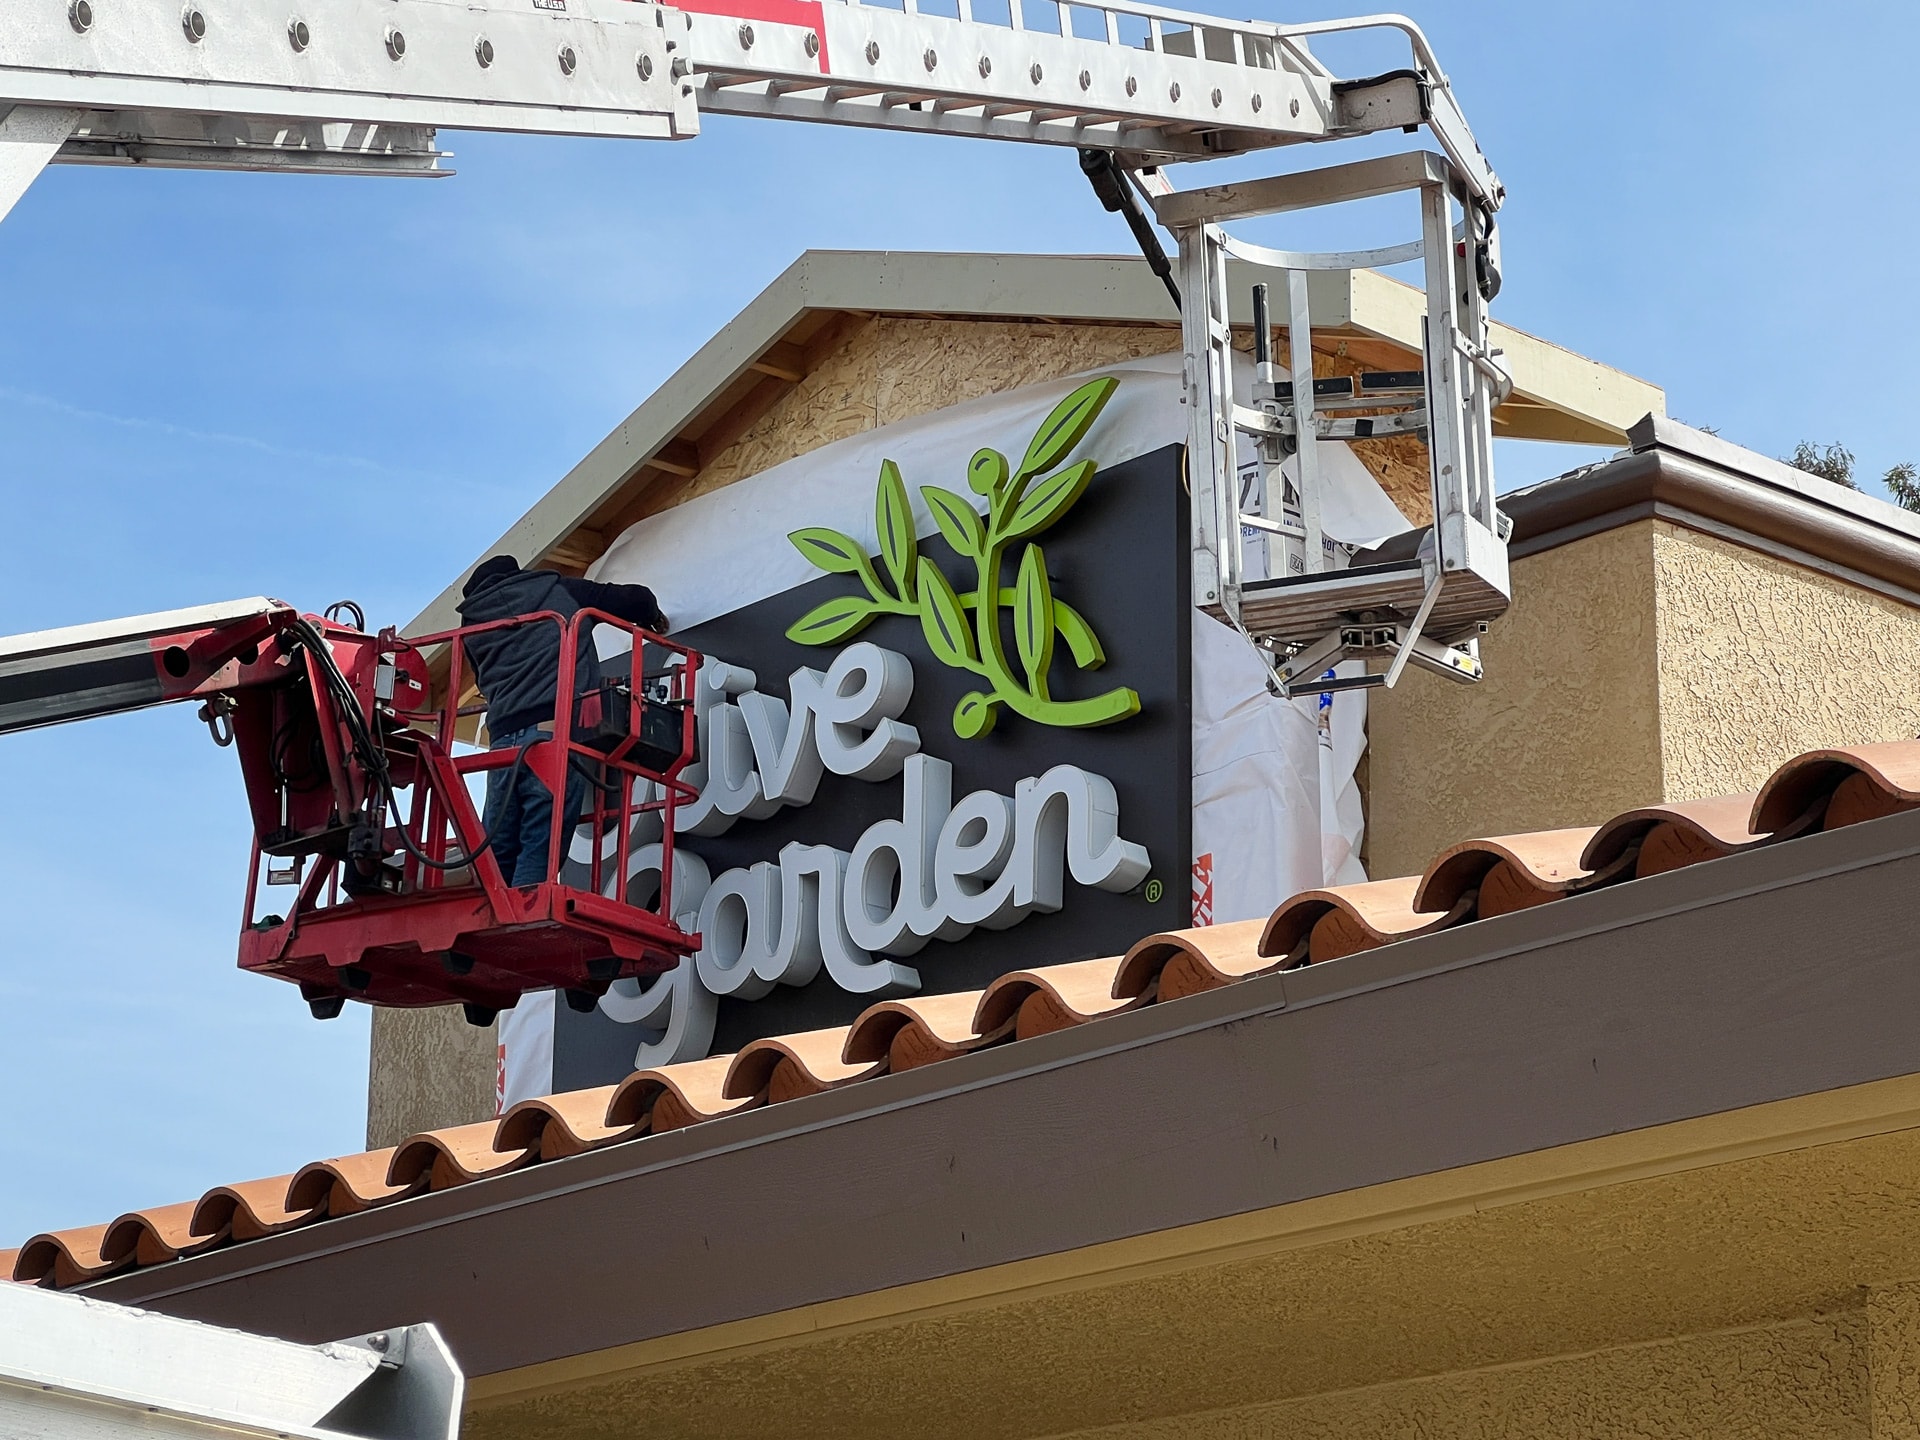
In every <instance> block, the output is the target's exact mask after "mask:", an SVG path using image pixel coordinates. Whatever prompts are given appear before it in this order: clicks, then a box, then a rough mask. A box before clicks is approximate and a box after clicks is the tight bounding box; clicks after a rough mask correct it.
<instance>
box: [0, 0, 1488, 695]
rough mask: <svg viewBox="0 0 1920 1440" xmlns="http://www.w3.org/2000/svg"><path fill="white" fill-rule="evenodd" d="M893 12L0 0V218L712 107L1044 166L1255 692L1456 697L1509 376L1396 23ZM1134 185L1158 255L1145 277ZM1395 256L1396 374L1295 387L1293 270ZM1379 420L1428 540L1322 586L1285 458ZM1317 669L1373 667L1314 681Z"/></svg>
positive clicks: (1328, 552) (1309, 487) (1469, 184)
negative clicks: (1183, 440)
mask: <svg viewBox="0 0 1920 1440" xmlns="http://www.w3.org/2000/svg"><path fill="white" fill-rule="evenodd" d="M921 3H922V0H894V4H895V5H896V6H898V8H891V7H888V6H882V5H875V4H862V3H858V0H693V3H689V4H682V5H680V6H677V7H675V6H668V5H662V4H652V3H646V0H514V3H500V0H461V3H447V0H277V3H276V0H184V3H182V0H0V17H3V18H4V23H0V216H3V215H4V214H5V213H6V211H7V210H8V209H9V208H10V207H11V206H12V204H13V203H14V202H15V201H16V200H17V199H18V198H19V197H20V195H21V194H22V192H24V191H25V189H26V188H27V186H28V185H29V184H30V183H31V182H32V179H33V177H34V176H35V175H36V174H38V173H39V171H40V169H41V168H42V167H43V166H45V165H46V164H48V163H72V164H96V165H128V164H133V165H153V166H178V167H194V168H213V169H228V170H278V171H287V170H296V171H309V172H326V173H339V174H363V175H364V174H390V175H435V174H445V173H447V172H445V171H444V170H442V169H441V168H440V162H441V160H442V159H443V158H444V157H443V154H442V152H441V151H439V150H438V149H436V148H435V147H436V132H437V131H438V130H440V129H442V128H447V129H473V130H502V131H517V132H523V133H541V134H553V135H593V136H624V137H631V138H636V139H686V138H689V137H692V136H694V135H696V134H697V133H698V131H699V128H700V116H701V114H702V113H703V112H714V113H719V114H732V115H758V116H764V117H767V118H771V119H790V120H812V121H821V122H826V123H830V124H842V125H868V126H880V127H884V128H887V129H893V130H906V131H922V132H929V133H935V134H943V135H965V136H974V137H977V138H981V139H991V140H1019V141H1028V142H1038V143H1045V144H1056V145H1066V146H1072V147H1075V148H1076V149H1078V150H1079V151H1080V154H1081V159H1082V164H1083V167H1084V168H1085V169H1086V170H1087V173H1088V175H1089V176H1090V178H1092V179H1093V181H1094V184H1095V188H1096V190H1097V191H1098V192H1099V193H1100V195H1101V199H1102V201H1103V203H1105V204H1106V206H1107V208H1108V209H1110V210H1120V211H1122V212H1124V213H1125V214H1126V216H1127V219H1128V220H1129V223H1130V224H1131V225H1132V227H1133V230H1134V233H1135V235H1136V237H1137V238H1138V239H1139V240H1140V241H1141V244H1142V248H1143V249H1144V250H1145V251H1146V252H1147V255H1148V258H1149V260H1150V262H1152V263H1154V265H1155V268H1156V270H1157V271H1158V272H1159V273H1160V274H1161V275H1162V278H1163V279H1165V280H1166V281H1167V283H1168V287H1169V289H1170V290H1173V291H1175V292H1176V295H1177V298H1178V299H1179V301H1180V305H1181V313H1182V320H1183V327H1182V328H1183V338H1184V343H1185V350H1186V392H1187V401H1188V405H1189V407H1190V423H1191V435H1190V442H1189V447H1188V469H1189V479H1190V485H1191V491H1192V526H1193V535H1192V545H1193V565H1192V573H1193V583H1194V601H1195V603H1196V604H1198V605H1201V606H1204V607H1206V608H1208V609H1209V610H1211V611H1212V612H1213V613H1214V614H1216V615H1218V616H1219V617H1221V618H1223V619H1225V620H1227V621H1228V622H1230V623H1232V624H1233V625H1235V626H1236V627H1238V628H1239V629H1240V630H1241V631H1242V633H1244V634H1246V635H1247V636H1248V638H1249V639H1250V640H1251V641H1253V642H1254V643H1255V644H1257V645H1259V646H1260V647H1262V649H1263V651H1264V652H1265V653H1266V655H1267V656H1268V658H1269V659H1270V660H1271V662H1272V663H1273V665H1274V667H1275V684H1276V686H1277V687H1278V688H1280V689H1282V690H1283V691H1286V692H1291V693H1304V692H1311V691H1315V690H1322V691H1324V690H1327V689H1333V688H1346V687H1351V686H1366V685H1391V684H1393V683H1394V681H1396V680H1397V679H1398V678H1399V676H1400V674H1401V672H1402V670H1403V669H1404V667H1405V666H1406V665H1407V664H1408V663H1409V662H1411V663H1414V664H1418V665H1422V666H1425V667H1427V668H1429V669H1432V670H1435V671H1438V672H1439V673H1441V674H1444V675H1447V676H1449V677H1451V678H1453V679H1456V680H1466V681H1471V680H1476V679H1478V678H1479V676H1480V660H1479V655H1478V645H1477V641H1476V640H1475V638H1474V637H1475V636H1476V635H1477V634H1478V633H1480V632H1481V631H1483V630H1484V629H1485V626H1486V622H1487V621H1488V620H1490V619H1492V618H1493V617H1494V616H1496V615H1498V614H1499V613H1501V611H1503V610H1504V609H1505V608H1506V606H1507V603H1508V581H1507V555H1506V533H1505V523H1504V521H1503V518H1502V517H1501V515H1500V514H1499V512H1498V511H1497V510H1496V508H1495V505H1494V483H1493V467H1492V433H1493V432H1492V413H1493V410H1494V407H1495V406H1497V405H1498V404H1499V403H1500V402H1501V401H1502V400H1504V399H1505V398H1506V395H1507V394H1508V392H1509V391H1510V389H1511V382H1510V380H1509V379H1508V377H1507V375H1506V373H1505V372H1504V370H1503V368H1502V366H1501V364H1500V357H1499V355H1498V353H1497V352H1495V351H1493V350H1491V349H1490V348H1489V345H1488V321H1487V311H1486V306H1487V302H1488V301H1489V300H1491V299H1492V298H1493V296H1494V294H1495V293H1496V292H1497V291H1498V288H1499V273H1500V271H1499V252H1498V244H1497V240H1496V236H1495V231H1494V215H1495V212H1496V211H1497V210H1498V209H1499V207H1500V204H1501V201H1502V199H1503V197H1504V191H1503V189H1502V187H1501V185H1500V182H1499V180H1498V178H1497V177H1496V176H1495V175H1494V172H1493V170H1492V168H1491V167H1490V166H1489V165H1488V163H1487V161H1486V159H1485V157H1484V156H1483V155H1482V154H1481V152H1480V148H1479V146H1478V145H1477V144H1476V143H1475V141H1474V138H1473V135H1472V132H1471V131H1470V130H1469V129H1468V126H1467V123H1466V120H1465V118H1464V116H1463V115H1462V113H1461V111H1460V108H1459V106H1458V104H1457V103H1456V102H1455V99H1454V96H1453V91H1452V88H1451V86H1450V85H1449V83H1448V80H1447V77H1446V75H1445V74H1444V73H1443V72H1442V70H1441V68H1440V65H1439V62H1438V61H1437V60H1436V58H1435V57H1434V55H1433V52H1432V50H1431V49H1430V47H1429V46H1428V44H1427V41H1426V38H1425V36H1424V35H1422V33H1421V31H1420V29H1419V28H1418V27H1417V26H1416V25H1415V24H1414V23H1413V22H1412V21H1410V20H1408V19H1406V18H1405V17H1402V16H1398V15H1379V16H1369V17H1362V18H1356V19H1348V20H1330V21H1321V22H1312V23H1304V24H1268V23H1259V22H1253V21H1228V20H1222V19H1217V18H1215V17H1213V16H1210V15H1200V14H1192V13H1187V12H1183V11H1177V10H1169V9H1164V8H1161V7H1159V6H1155V5H1149V4H1140V3H1134V0H1094V3H1085V4H1083V3H1059V4H1055V3H1054V0H1024V4H1023V0H1004V6H1005V13H1006V16H1007V19H1006V21H1004V22H1001V21H999V20H998V19H997V18H996V19H985V18H981V17H979V16H976V15H975V13H974V5H975V4H976V3H979V4H981V5H982V6H983V8H984V5H985V3H987V0H945V5H946V7H947V8H949V9H951V10H952V11H953V12H954V13H952V14H932V13H928V12H926V11H923V10H921V9H920V8H919V6H920V4H921ZM1028 9H1031V10H1032V11H1034V12H1035V16H1039V17H1042V18H1044V17H1054V18H1055V20H1056V21H1057V23H1056V24H1055V25H1054V26H1051V27H1050V26H1048V25H1045V24H1041V23H1037V22H1036V20H1035V17H1034V16H1029V15H1028V13H1027V10H1028ZM1368 31H1371V32H1386V33H1388V34H1389V35H1390V36H1395V37H1398V38H1399V39H1403V40H1404V41H1405V42H1406V44H1407V45H1408V47H1409V50H1410V54H1409V56H1408V61H1407V65H1406V67H1405V68H1403V69H1399V70H1394V71H1391V72H1389V73H1386V74H1381V75H1375V76H1372V77H1368V78H1359V79H1351V80H1343V79H1340V78H1339V77H1337V76H1336V75H1335V74H1334V73H1333V72H1332V71H1330V70H1329V69H1328V68H1327V67H1326V66H1325V65H1324V64H1322V63H1321V62H1320V61H1319V60H1318V59H1317V58H1316V57H1315V56H1314V54H1313V52H1312V50H1311V49H1310V48H1309V45H1310V42H1311V41H1312V40H1313V38H1314V37H1316V36H1319V35H1326V34H1330V33H1334V32H1344V33H1357V32H1368ZM1421 127H1424V128H1425V129H1426V130H1428V131H1429V132H1431V134H1432V136H1433V138H1434V140H1435V141H1436V142H1437V143H1438V145H1439V147H1440V153H1438V154H1434V153H1427V152H1419V151H1416V152H1410V153H1402V154H1397V155H1390V156H1387V157H1385V158H1376V159H1368V160H1363V161H1359V162H1356V163H1350V164H1344V165H1336V166H1333V167H1331V168H1326V169H1321V170H1315V171H1308V172H1304V173H1298V174H1289V175H1283V176H1278V177H1275V178H1270V179H1264V180H1254V181H1251V182H1239V183H1232V184H1222V185H1215V186H1211V187H1204V188H1196V189H1188V190H1174V189H1172V188H1171V186H1170V185H1169V184H1168V183H1167V181H1166V179H1165V167H1167V166H1169V165H1173V164H1178V163H1188V162H1195V161H1202V160H1207V159H1213V158H1217V157H1223V156H1235V155H1244V154H1248V153H1250V152H1253V151H1257V150H1261V149H1266V148H1271V147H1276V146H1281V145H1292V144H1301V143H1307V142H1319V141H1328V140H1338V139H1343V138H1349V137H1356V136H1364V135H1369V134H1375V133H1379V132H1391V131H1395V130H1415V129H1418V128H1421ZM1394 192H1414V193H1416V194H1417V195H1418V197H1419V200H1420V214H1421V216H1422V225H1421V230H1420V234H1419V236H1418V238H1417V239H1414V240H1411V241H1409V242H1407V243H1402V244H1397V245H1392V246H1389V247H1386V248H1382V249H1375V250H1366V251H1356V252H1350V253H1343V254H1308V253H1299V252H1293V251H1282V250H1272V249H1267V248H1264V247H1260V246H1254V245H1249V244H1246V243H1243V242H1240V241H1237V240H1235V239H1233V238H1231V237H1229V236H1228V235H1227V234H1226V233H1225V231H1224V230H1223V229H1222V228H1221V227H1222V225H1223V224H1225V223H1227V222H1231V221H1236V220H1242V219H1246V218H1249V217H1253V216H1257V215H1265V214H1275V213H1281V212H1287V211H1297V210H1301V209H1304V208H1307V207H1312V206H1319V205H1327V204H1334V203H1339V202H1342V201H1349V200H1357V199H1362V198H1366V197H1371V196H1377V195H1383V194H1389V193H1394ZM1138 197H1145V198H1147V199H1148V200H1149V202H1150V203H1151V205H1152V207H1153V210H1154V213H1155V217H1156V218H1157V219H1158V220H1159V222H1160V223H1161V224H1162V225H1163V226H1165V227H1166V228H1167V229H1168V230H1169V231H1171V233H1172V234H1173V235H1174V237H1175V238H1176V239H1177V240H1178V242H1179V260H1178V281H1177V283H1176V282H1175V278H1174V276H1173V274H1172V271H1171V267H1170V266H1169V265H1168V262H1167V260H1166V257H1165V255H1164V254H1163V253H1162V252H1161V251H1160V248H1159V244H1158V241H1157V240H1156V239H1155V237H1154V232H1153V228H1152V226H1151V224H1150V223H1149V222H1148V220H1147V218H1146V216H1145V214H1144V212H1143V210H1142V209H1141V205H1140V199H1139V198H1138ZM1456 216H1457V218H1456ZM1229 256H1239V257H1241V258H1244V259H1247V260H1250V261H1254V262H1257V263H1259V264H1262V265H1266V266H1270V267H1276V268H1278V269H1280V270H1283V271H1285V272H1286V274H1287V277H1288V284H1287V297H1286V322H1287V326H1288V335H1289V355H1288V358H1287V364H1286V365H1285V367H1284V378H1283V375H1282V367H1279V366H1276V365H1275V363H1274V362H1273V361H1272V359H1271V356H1270V355H1269V353H1268V346H1269V343H1270V342H1269V332H1268V330H1267V327H1266V317H1265V314H1264V308H1265V307H1264V301H1263V302H1262V305H1261V308H1262V311H1263V313H1262V314H1261V316H1260V317H1259V322H1258V324H1257V325H1256V329H1257V331H1258V332H1259V333H1258V335H1257V338H1256V353H1255V358H1254V363H1255V366H1256V373H1255V375H1254V377H1253V378H1254V385H1253V389H1252V395H1253V404H1252V405H1251V406H1244V405H1239V404H1236V403H1235V400H1234V393H1235V391H1234V383H1233V377H1234V367H1235V364H1236V360H1235V355H1234V350H1233V343H1232V332H1231V330H1230V328H1229V324H1228V307H1227V288H1226V287H1227V266H1226V261H1227V258H1228V257H1229ZM1416 259H1418V260H1422V261H1424V264H1425V278H1426V286H1425V288H1426V305H1427V310H1426V314H1427V320H1426V343H1425V352H1426V353H1425V362H1424V367H1423V370H1422V371H1421V372H1420V373H1419V374H1417V375H1414V374H1395V375H1387V376H1361V377H1360V378H1359V383H1358V384H1355V383H1354V382H1353V381H1350V380H1345V379H1342V380H1339V381H1329V380H1326V379H1322V380H1321V381H1320V382H1319V383H1318V384H1316V383H1315V381H1314V378H1313V350H1312V335H1311V327H1310V323H1309V317H1308V314H1307V284H1306V280H1307V274H1308V272H1310V271H1312V270H1315V269H1351V268H1356V267H1368V266H1384V265H1391V264H1398V263H1403V262H1408V261H1412V260H1416ZM1394 433H1403V434H1418V435H1422V436H1424V437H1425V439H1426V443H1427V448H1428V452H1429V455H1430V457H1431V466H1432V482H1433V512H1434V524H1433V529H1432V532H1431V535H1430V537H1429V540H1428V543H1427V544H1426V545H1424V546H1423V547H1422V549H1421V551H1420V553H1419V555H1418V556H1417V557H1416V558H1413V559H1409V560H1404V561H1399V562H1395V563H1391V564H1383V565H1366V566H1361V567H1359V568H1351V569H1350V568H1346V555H1345V552H1344V551H1341V550H1340V549H1339V548H1338V547H1333V546H1330V545H1328V544H1326V543H1325V539H1324V536H1323V534H1322V530H1321V521H1320V516H1321V487H1320V465H1319V463H1318V459H1317V455H1316V447H1317V446H1318V444H1319V443H1320V442H1322V441H1325V440H1329V439H1341V438H1351V437H1364V436H1367V435H1385V434H1394ZM1243 434H1244V435H1246V436H1248V437H1249V439H1250V442H1251V443H1253V444H1254V445H1257V447H1258V449H1259V452H1260V455H1261V457H1262V461H1263V463H1264V464H1265V465H1266V466H1267V467H1268V468H1269V470H1270V472H1271V471H1272V470H1273V467H1276V466H1277V465H1278V464H1280V463H1282V462H1285V461H1290V462H1291V468H1292V470H1293V472H1294V476H1295V481H1296V484H1295V490H1294V494H1295V496H1296V498H1297V505H1280V506H1272V507H1270V508H1273V509H1276V510H1278V511H1279V513H1278V514H1277V515H1273V516H1269V515H1246V514H1242V512H1241V505H1240V499H1239V489H1238V485H1237V483H1236V480H1237V467H1236V464H1235V447H1236V442H1237V437H1238V436H1239V435H1243ZM1278 478H1279V477H1278V475H1277V473H1276V474H1275V475H1274V479H1275V481H1276V483H1274V484H1273V485H1272V486H1271V493H1272V494H1273V495H1276V496H1279V495H1282V494H1283V486H1282V485H1281V484H1280V483H1277V482H1278ZM1243 523H1244V524H1248V525H1251V526H1254V527H1256V528H1258V529H1260V530H1263V531H1266V532H1268V533H1269V534H1270V535H1272V536H1273V537H1274V539H1275V540H1276V541H1277V542H1278V544H1276V545H1270V547H1269V548H1270V552H1276V553H1278V554H1280V555H1281V557H1282V559H1283V563H1282V565H1281V566H1280V567H1279V578H1276V579H1266V580H1253V581H1249V580H1247V579H1245V578H1244V575H1243V568H1242V560H1241V526H1242V524H1243ZM1350 657H1358V658H1360V659H1363V660H1369V659H1370V660H1373V661H1376V662H1379V663H1382V664H1384V667H1385V668H1384V669H1382V670H1380V671H1378V672H1376V673H1369V674H1364V675H1350V676H1347V677H1342V678H1340V679H1337V680H1336V679H1332V678H1328V677H1329V672H1330V670H1331V667H1332V666H1334V665H1335V664H1336V663H1337V662H1338V661H1340V660H1342V659H1345V658H1350Z"/></svg>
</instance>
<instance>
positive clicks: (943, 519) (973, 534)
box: [920, 485, 987, 560]
mask: <svg viewBox="0 0 1920 1440" xmlns="http://www.w3.org/2000/svg"><path fill="white" fill-rule="evenodd" d="M920 495H921V498H922V499H924V500H925V501H926V502H927V509H929V510H931V511H932V512H933V523H934V524H936V525H938V526H939V527H940V533H941V534H942V535H944V536H946V537H947V543H948V544H949V545H951V546H952V547H953V548H954V549H955V550H956V551H958V552H959V553H960V554H962V555H965V556H966V557H967V558H968V559H969V560H978V559H979V558H980V552H981V547H982V546H984V545H985V544H986V543H987V536H986V531H985V529H984V528H983V527H982V526H981V524H980V517H979V516H978V515H977V514H975V513H974V509H973V506H971V505H969V504H968V503H967V502H966V500H965V499H964V498H963V497H961V496H959V495H956V494H954V493H953V491H951V490H942V489H941V488H940V487H939V486H938V485H922V486H921V487H920Z"/></svg>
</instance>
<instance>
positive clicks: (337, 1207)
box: [287, 1146, 420, 1216]
mask: <svg viewBox="0 0 1920 1440" xmlns="http://www.w3.org/2000/svg"><path fill="white" fill-rule="evenodd" d="M393 1158H394V1151H393V1148H392V1147H391V1146H389V1147H388V1148H387V1149H385V1150H367V1151H364V1152H362V1153H361V1154H358V1155H337V1156H335V1157H334V1158H333V1159H331V1160H315V1161H314V1162H312V1163H311V1164H309V1165H303V1166H301V1167H300V1169H299V1170H298V1171H296V1172H295V1173H294V1177H293V1183H292V1184H290V1185H288V1186H287V1208H288V1209H289V1210H305V1211H307V1212H309V1213H310V1214H313V1215H316V1216H318V1215H322V1214H324V1215H328V1216H334V1215H357V1214H358V1213H359V1212H360V1211H362V1210H371V1209H372V1208H373V1207H374V1206H376V1205H385V1204H387V1203H388V1202H389V1201H393V1200H400V1199H403V1198H405V1197H406V1196H408V1195H411V1194H412V1193H413V1192H414V1191H415V1190H416V1189H418V1188H420V1187H419V1184H418V1183H417V1182H416V1183H415V1184H411V1185H395V1184H393V1183H391V1182H390V1181H389V1180H388V1179H387V1172H388V1170H389V1169H390V1168H391V1167H392V1165H393Z"/></svg>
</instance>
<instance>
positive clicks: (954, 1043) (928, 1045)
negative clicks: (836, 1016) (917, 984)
mask: <svg viewBox="0 0 1920 1440" xmlns="http://www.w3.org/2000/svg"><path fill="white" fill-rule="evenodd" d="M982 993H983V992H981V991H979V990H962V991H960V992H958V993H957V994H952V995H915V996H912V997H910V998H908V999H904V1000H882V1001H881V1002H880V1003H879V1004H878V1005H871V1006H869V1007H868V1008H867V1009H865V1010H863V1011H861V1012H860V1018H859V1019H857V1020H855V1021H854V1022H853V1025H852V1027H851V1028H850V1029H849V1030H848V1031H847V1045H846V1049H845V1051H844V1052H843V1055H842V1058H844V1059H845V1060H846V1061H847V1062H848V1063H850V1064H862V1063H872V1062H874V1061H878V1060H882V1059H884V1060H885V1061H886V1062H887V1069H889V1070H894V1071H899V1070H917V1069H919V1068H920V1067H921V1066H922V1065H931V1064H933V1063H934V1062H935V1061H937V1060H951V1059H952V1058H953V1057H954V1056H956V1055H964V1054H966V1053H967V1051H969V1050H977V1049H979V1048H980V1047H981V1046H982V1045H991V1044H993V1043H994V1042H996V1041H998V1040H1004V1039H1006V1038H1007V1037H1009V1036H1011V1035H1012V1034H1013V1021H1012V1019H1011V1018H1009V1019H1008V1021H1007V1023H1006V1024H1005V1025H1002V1026H1001V1027H1000V1028H999V1029H997V1030H994V1031H992V1032H990V1033H988V1034H985V1035H982V1034H981V1033H980V1032H979V1031H978V1030H976V1029H975V1028H974V1024H973V1021H974V1015H975V1013H976V1012H977V1011H978V1010H979V1008H980V997H981V995H982Z"/></svg>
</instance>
